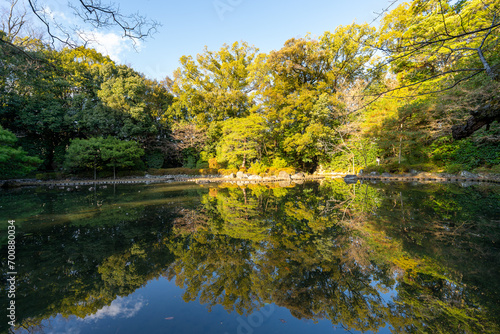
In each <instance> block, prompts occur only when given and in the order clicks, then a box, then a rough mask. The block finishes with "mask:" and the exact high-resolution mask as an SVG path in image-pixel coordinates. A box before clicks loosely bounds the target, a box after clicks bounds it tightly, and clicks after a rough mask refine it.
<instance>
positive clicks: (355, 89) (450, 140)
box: [0, 0, 500, 179]
mask: <svg viewBox="0 0 500 334" xmlns="http://www.w3.org/2000/svg"><path fill="white" fill-rule="evenodd" d="M13 3H15V2H13ZM12 13H15V12H14V11H13V10H11V14H12ZM499 14H500V1H499V0H461V1H444V0H443V1H441V0H426V1H424V0H413V1H411V2H408V3H402V4H400V5H399V6H397V7H395V8H394V9H392V10H391V11H387V12H386V13H385V14H384V15H383V16H382V17H381V20H380V23H379V25H378V26H377V27H373V26H370V25H368V24H357V23H353V24H351V25H348V26H339V27H337V28H336V29H335V30H334V31H332V32H325V33H324V34H323V35H321V36H309V35H307V36H306V37H303V38H291V39H289V40H288V41H286V42H285V44H284V45H283V47H282V48H281V49H279V50H275V51H272V52H269V53H267V54H266V53H262V52H259V50H258V49H257V48H256V47H254V46H250V45H248V43H246V42H243V41H240V42H234V43H232V44H227V45H223V46H222V47H221V48H220V49H219V50H217V51H212V50H208V49H207V48H205V50H204V52H203V53H201V54H198V55H197V56H196V57H193V56H183V57H182V58H181V59H180V67H179V68H178V69H177V70H176V71H175V73H174V74H173V76H172V77H167V78H165V79H164V80H163V81H160V82H159V81H156V80H152V79H149V78H147V77H146V76H145V75H143V74H141V73H138V72H137V71H135V70H134V69H133V68H131V67H129V66H126V65H120V64H117V63H115V62H113V61H112V60H111V59H110V58H109V57H107V56H104V55H102V54H99V53H98V52H96V51H95V50H93V49H90V48H86V47H84V46H79V47H78V46H74V45H72V46H71V47H70V46H66V47H63V46H60V47H56V46H54V43H51V42H50V41H49V40H47V39H45V38H43V37H40V35H39V34H36V33H34V32H32V31H33V30H28V29H24V28H23V29H21V27H20V26H19V22H20V21H22V17H20V18H19V19H18V20H15V19H12V17H11V16H12V15H11V16H9V19H8V20H7V18H5V20H4V18H2V20H4V21H3V22H2V30H1V31H0V64H1V66H0V72H1V73H0V145H1V146H0V163H1V164H0V178H2V179H5V178H14V177H26V176H34V175H35V174H38V175H44V174H47V173H48V172H51V173H54V174H56V173H57V174H58V175H59V174H61V173H73V174H78V173H80V175H88V176H89V177H90V176H92V174H93V175H94V177H96V176H97V173H99V175H100V176H105V175H108V176H110V177H111V176H113V175H115V176H116V174H117V173H120V172H123V171H128V172H130V173H132V172H133V171H144V170H146V169H161V168H172V167H185V168H190V169H192V170H193V171H198V170H199V169H207V168H210V169H216V168H221V169H233V168H253V170H254V171H256V172H265V171H266V170H268V169H269V168H282V167H293V168H295V169H297V170H302V171H305V172H314V171H318V170H321V171H344V172H353V171H358V170H359V169H365V170H369V169H370V168H371V169H374V170H377V169H378V170H380V171H382V170H385V171H389V172H405V171H408V170H409V169H411V168H413V169H418V170H425V171H445V172H450V173H455V172H458V171H461V170H485V171H492V172H497V173H499V172H500V145H499V144H498V141H499V138H500V126H499V121H500V104H499V99H500V90H499V87H500V83H499V81H500V77H499V75H498V72H499V68H500V67H499V66H500V46H499V42H500V34H498V28H499V26H500V18H499V16H500V15H499ZM28 31H31V32H29V33H28ZM377 157H378V158H379V160H380V166H379V165H378V164H377V162H376V159H377ZM85 173H87V174H85ZM106 173H107V174H106ZM118 175H120V174H118Z"/></svg>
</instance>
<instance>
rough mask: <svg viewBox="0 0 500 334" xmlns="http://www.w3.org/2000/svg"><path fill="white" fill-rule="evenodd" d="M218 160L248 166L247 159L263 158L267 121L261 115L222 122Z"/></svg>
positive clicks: (232, 164)
mask: <svg viewBox="0 0 500 334" xmlns="http://www.w3.org/2000/svg"><path fill="white" fill-rule="evenodd" d="M222 124H223V125H222V138H221V140H220V144H219V149H218V151H217V157H218V160H219V161H220V162H221V163H227V164H229V165H230V166H236V167H238V166H242V167H246V166H247V161H252V160H253V159H256V158H259V159H262V155H263V147H264V142H263V140H264V130H265V123H264V120H263V119H262V117H261V116H259V115H255V114H254V115H250V116H248V117H244V118H233V119H229V120H227V121H224V122H223V123H222Z"/></svg>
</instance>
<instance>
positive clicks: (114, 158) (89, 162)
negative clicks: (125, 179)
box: [65, 137, 144, 179]
mask: <svg viewBox="0 0 500 334" xmlns="http://www.w3.org/2000/svg"><path fill="white" fill-rule="evenodd" d="M142 155H144V150H142V149H141V148H139V147H138V145H137V143H135V142H127V141H120V140H119V139H116V138H113V137H108V138H101V137H94V138H89V139H74V140H72V141H71V144H70V145H69V147H68V150H67V153H66V161H65V165H66V168H68V169H69V170H71V171H80V170H85V169H92V170H93V171H94V179H95V178H97V168H98V167H100V168H103V167H104V166H108V167H113V174H114V176H115V174H116V172H115V170H116V168H117V167H121V168H123V167H133V166H135V165H136V164H137V161H138V159H139V158H140V157H141V156H142Z"/></svg>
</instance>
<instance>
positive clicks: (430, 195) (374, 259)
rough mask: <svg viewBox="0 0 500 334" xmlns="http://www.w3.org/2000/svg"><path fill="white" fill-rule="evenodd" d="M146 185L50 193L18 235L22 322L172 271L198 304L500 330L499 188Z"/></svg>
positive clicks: (99, 301) (83, 307)
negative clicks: (267, 307) (132, 188)
mask: <svg viewBox="0 0 500 334" xmlns="http://www.w3.org/2000/svg"><path fill="white" fill-rule="evenodd" d="M165 189H167V188H165ZM168 189H170V188H168ZM142 191H143V192H142V193H138V192H137V191H134V192H128V193H127V192H125V193H120V192H118V193H115V192H113V193H110V194H108V195H109V196H111V197H112V198H110V197H109V196H108V197H106V196H107V195H106V194H105V193H104V192H102V193H99V192H97V193H96V192H93V193H86V195H85V196H77V194H73V193H69V194H66V195H64V198H66V201H67V202H68V201H69V202H71V203H73V204H72V205H70V206H69V207H68V206H64V205H63V203H59V199H61V198H62V197H63V196H62V195H61V194H60V193H57V194H56V198H57V199H58V200H53V199H52V198H51V197H50V194H49V195H48V194H46V193H43V192H41V193H40V194H39V195H37V196H39V197H37V203H40V205H36V206H32V209H33V214H32V215H34V214H36V215H38V216H36V217H37V218H36V219H33V220H27V221H26V222H24V223H23V224H24V225H23V228H22V230H20V231H22V232H20V233H22V237H20V238H19V239H18V244H17V255H18V256H19V258H22V259H23V261H22V262H20V263H19V268H17V271H18V272H19V273H20V275H19V276H18V284H19V286H18V294H16V303H17V305H18V308H17V309H16V313H17V316H18V319H19V320H20V321H19V324H20V325H21V326H23V327H30V328H32V329H36V328H37V327H39V326H40V325H41V321H42V320H43V319H48V318H50V317H52V316H55V315H57V314H62V315H63V316H69V315H76V316H79V317H85V316H88V315H90V314H93V313H95V312H97V311H98V310H99V309H101V308H102V307H104V306H106V305H110V304H111V302H112V301H113V300H114V299H116V297H117V296H126V295H129V294H130V293H132V292H133V291H135V290H136V289H137V288H139V287H141V286H143V285H144V284H146V282H148V281H149V280H151V279H152V278H155V277H158V276H160V275H165V276H166V277H168V278H169V279H175V281H176V283H177V284H178V285H179V286H182V287H184V288H185V294H184V299H185V300H186V301H192V300H195V299H197V298H199V300H200V302H202V303H204V304H207V305H208V306H209V307H211V306H214V305H223V306H224V307H225V308H226V309H227V310H228V311H237V312H238V313H240V314H248V313H250V312H252V311H254V310H256V309H258V308H259V307H261V306H264V305H265V304H267V303H275V304H277V305H279V306H283V307H286V308H288V309H289V310H290V312H291V313H292V314H293V316H295V317H297V318H299V319H312V320H319V319H329V320H330V321H331V322H332V324H334V325H336V324H339V325H342V326H344V327H345V328H349V329H356V330H362V331H373V332H376V331H377V330H379V329H380V328H382V327H384V326H391V327H392V329H393V331H394V332H397V333H414V332H427V333H439V332H441V333H451V332H457V333H489V332H491V333H494V332H498V331H499V326H498V320H497V319H496V315H497V314H498V313H499V311H500V310H499V305H500V298H499V289H498V287H499V286H500V282H499V277H500V275H499V274H500V273H499V268H500V263H499V262H500V257H499V256H498V255H499V249H498V246H496V245H498V244H499V242H500V240H499V236H500V233H499V232H500V231H499V227H498V220H495V219H498V218H497V217H499V216H500V212H499V210H500V209H499V208H498V202H499V199H500V198H499V195H498V192H496V193H495V192H493V191H490V188H484V189H472V188H460V187H458V186H444V185H427V186H425V187H419V186H414V185H408V184H402V185H396V184H390V185H384V184H376V185H370V186H368V185H359V184H358V185H346V184H345V183H343V182H337V181H325V182H323V183H321V184H320V183H311V184H306V185H296V186H295V187H293V186H289V187H286V188H282V187H269V186H268V187H263V186H257V185H248V186H246V187H237V186H225V185H221V186H220V187H213V188H210V189H208V191H207V190H203V191H201V192H200V191H199V188H192V189H191V190H189V192H186V191H181V192H175V193H169V192H163V191H164V189H163V188H162V187H159V186H157V187H152V188H151V189H149V192H147V193H146V189H143V190H142ZM165 191H166V190H165ZM200 194H202V196H201V204H200V200H199V196H200ZM72 196H74V197H72ZM88 196H94V197H95V200H94V201H92V202H89V200H88ZM96 196H97V197H96ZM94 197H93V198H94ZM181 198H182V200H181ZM97 200H99V203H104V204H101V206H99V207H98V206H96V205H94V204H95V203H97ZM21 202H22V201H21ZM46 202H50V203H51V204H50V205H43V206H42V203H46ZM176 203H181V205H175V204H176ZM89 205H90V209H89ZM51 206H55V207H51ZM48 207H49V208H48ZM60 211H63V212H72V214H71V215H70V216H67V215H61V216H55V215H54V213H57V212H60ZM26 216H29V215H28V214H26ZM37 219H41V221H43V222H44V224H37V222H36V220H37ZM52 219H55V222H51V220H52ZM27 232H30V233H27ZM4 289H5V287H0V290H1V291H0V293H1V294H2V295H4V296H5V291H4ZM391 295H393V296H391ZM2 326H4V325H2Z"/></svg>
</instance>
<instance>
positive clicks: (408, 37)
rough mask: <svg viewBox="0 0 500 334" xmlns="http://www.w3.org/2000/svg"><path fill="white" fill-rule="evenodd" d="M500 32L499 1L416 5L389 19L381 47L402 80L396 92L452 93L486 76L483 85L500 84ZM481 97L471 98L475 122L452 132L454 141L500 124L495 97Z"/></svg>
mask: <svg viewBox="0 0 500 334" xmlns="http://www.w3.org/2000/svg"><path fill="white" fill-rule="evenodd" d="M499 27H500V2H499V1H498V0H470V1H458V2H457V3H456V4H454V5H452V4H451V3H450V2H449V1H444V0H431V1H419V0H414V1H412V2H411V3H409V4H408V3H404V4H401V5H400V6H398V7H397V8H396V9H395V10H393V11H392V12H390V13H389V14H388V15H386V16H385V17H384V19H383V23H382V25H381V29H380V30H381V37H380V44H379V46H378V47H379V49H380V50H382V51H383V52H385V53H386V56H387V57H388V63H390V65H391V69H392V71H393V72H394V73H395V74H397V76H398V79H399V82H400V85H399V86H398V87H397V88H395V89H396V90H397V89H401V88H410V89H411V90H410V93H411V95H412V96H415V95H423V94H437V93H441V92H444V91H448V90H450V89H452V88H454V87H457V86H458V85H460V84H462V83H464V82H467V81H470V80H471V79H472V78H475V77H477V76H485V77H487V79H485V80H483V82H484V86H483V87H486V86H488V85H491V84H492V83H494V82H498V80H499V79H498V69H497V66H498V64H499V62H500V58H499V57H498V54H499V50H500V49H499V36H500V35H499V34H498V33H496V31H497V29H498V28H499ZM479 89H481V88H479ZM393 90H394V89H393ZM483 90H484V89H483ZM386 92H387V91H386ZM403 97H404V96H403ZM476 97H477V94H476V96H472V97H471V99H472V100H475V101H474V104H475V106H474V108H472V109H470V114H471V117H470V118H469V119H468V120H467V122H466V123H465V124H463V125H456V126H454V127H453V128H452V134H453V137H454V138H455V139H461V138H465V137H468V136H470V135H472V134H473V133H474V132H475V131H477V130H479V129H480V128H482V127H483V126H485V125H488V124H491V123H492V122H494V121H498V120H500V107H499V102H498V96H496V94H493V95H491V94H490V95H486V96H485V95H484V94H483V95H482V96H481V99H480V100H479V101H478V100H477V99H476ZM463 107H464V106H462V108H463ZM458 109H460V108H458Z"/></svg>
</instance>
